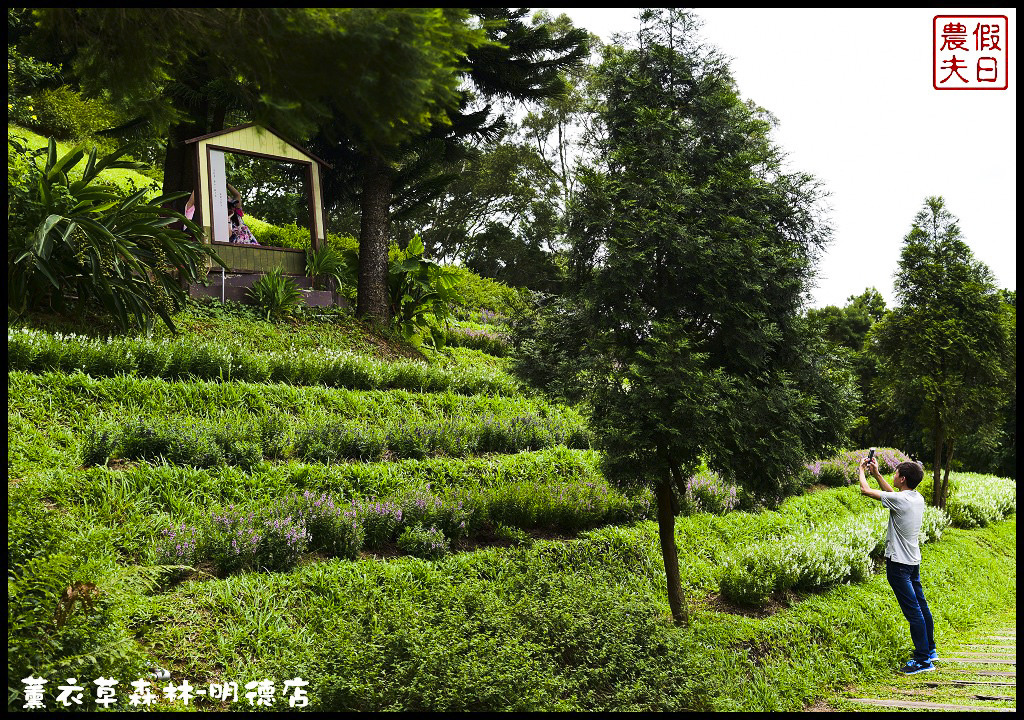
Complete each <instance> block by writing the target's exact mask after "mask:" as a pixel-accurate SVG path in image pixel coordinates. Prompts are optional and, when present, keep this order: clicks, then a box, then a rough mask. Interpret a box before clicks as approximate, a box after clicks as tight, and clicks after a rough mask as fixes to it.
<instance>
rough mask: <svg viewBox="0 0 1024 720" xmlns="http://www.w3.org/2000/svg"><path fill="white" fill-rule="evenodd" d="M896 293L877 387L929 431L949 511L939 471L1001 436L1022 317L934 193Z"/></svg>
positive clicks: (879, 340)
mask: <svg viewBox="0 0 1024 720" xmlns="http://www.w3.org/2000/svg"><path fill="white" fill-rule="evenodd" d="M896 293H897V297H898V298H899V301H900V305H899V306H898V307H897V308H896V309H894V310H893V311H892V312H891V313H889V314H888V315H886V316H885V317H884V318H882V320H881V321H880V322H879V323H878V324H877V325H876V326H875V328H874V333H873V337H872V338H871V341H870V342H871V349H872V351H873V352H875V353H877V355H878V358H879V376H878V383H877V384H878V392H879V393H880V394H882V395H884V396H885V398H887V401H888V402H891V403H895V404H897V405H900V406H902V407H904V408H905V409H906V410H907V411H909V412H913V413H916V414H917V417H918V422H919V423H920V425H922V426H923V427H925V428H927V429H928V432H929V435H930V439H929V440H930V445H931V447H932V448H933V450H934V451H933V454H932V457H933V458H934V461H933V463H932V471H933V473H934V480H935V488H936V495H935V499H934V502H935V504H936V505H938V506H939V507H943V506H944V504H945V499H946V496H947V494H948V488H946V487H944V485H943V484H942V483H941V482H940V477H939V475H940V472H941V471H942V469H943V468H945V469H946V471H947V472H948V471H949V469H950V468H951V465H950V463H951V461H952V459H953V453H954V450H955V448H956V447H957V444H958V443H961V442H963V441H964V440H965V439H966V438H968V437H970V436H971V435H975V436H977V435H982V436H985V435H992V434H995V433H997V432H998V428H999V425H1000V423H1001V421H1002V417H1001V410H1002V408H1003V407H1004V406H1005V405H1006V403H1007V401H1008V400H1009V398H1010V397H1012V396H1013V395H1014V388H1015V372H1014V369H1015V366H1016V350H1015V346H1014V345H1012V344H1011V342H1010V341H1011V338H1012V337H1014V336H1015V335H1012V334H1011V333H1012V332H1013V330H1012V329H1011V322H1012V323H1015V321H1016V320H1015V318H1016V313H1015V312H1011V310H1010V307H1009V306H1007V305H1006V304H1005V303H1003V302H1002V296H1001V295H1000V293H999V292H998V291H997V289H996V287H995V284H994V282H993V278H992V273H991V271H990V270H989V269H988V268H987V267H986V266H985V265H984V263H981V262H980V261H978V260H976V259H975V258H974V256H973V254H972V253H971V250H970V248H968V246H967V245H966V244H965V243H964V241H963V240H962V239H961V237H960V228H959V226H958V225H957V220H956V218H955V217H954V216H953V215H951V214H950V213H949V211H948V210H946V206H945V201H944V200H943V199H942V198H941V197H929V198H927V200H926V201H925V206H924V208H923V209H922V210H921V211H920V212H919V213H918V214H917V216H916V217H915V218H914V224H913V227H912V229H911V231H910V232H909V233H908V234H907V236H906V238H904V244H903V252H902V254H901V256H900V269H899V274H898V277H897V282H896ZM1011 318H1012V319H1011Z"/></svg>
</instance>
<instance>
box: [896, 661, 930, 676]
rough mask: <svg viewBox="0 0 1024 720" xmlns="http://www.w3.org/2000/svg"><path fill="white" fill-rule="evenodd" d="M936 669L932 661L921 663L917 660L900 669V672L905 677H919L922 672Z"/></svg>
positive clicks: (908, 662)
mask: <svg viewBox="0 0 1024 720" xmlns="http://www.w3.org/2000/svg"><path fill="white" fill-rule="evenodd" d="M934 669H935V666H934V665H932V663H931V660H929V661H928V662H919V661H917V660H908V661H907V664H906V665H904V666H903V667H901V668H900V670H899V671H900V672H901V673H903V674H904V675H917V674H918V673H920V672H931V671H932V670H934Z"/></svg>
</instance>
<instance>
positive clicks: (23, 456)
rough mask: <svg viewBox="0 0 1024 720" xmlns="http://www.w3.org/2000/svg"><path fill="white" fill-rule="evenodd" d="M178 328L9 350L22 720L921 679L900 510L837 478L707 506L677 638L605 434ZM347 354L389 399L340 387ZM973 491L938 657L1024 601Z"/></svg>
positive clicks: (503, 378)
mask: <svg viewBox="0 0 1024 720" xmlns="http://www.w3.org/2000/svg"><path fill="white" fill-rule="evenodd" d="M182 316H183V317H184V318H185V319H184V320H183V321H182V322H179V328H181V329H182V331H183V332H182V334H181V336H180V337H178V338H173V339H172V338H170V337H168V336H166V335H163V334H159V333H157V334H154V335H153V336H152V337H150V338H148V339H147V338H143V337H135V338H132V337H123V336H122V337H109V338H108V337H105V336H103V334H99V336H98V337H97V333H95V332H93V333H83V332H81V329H80V328H75V327H73V326H68V325H67V324H63V325H60V326H59V327H55V326H54V327H50V328H49V329H47V330H41V329H40V328H38V327H26V328H20V329H19V328H15V329H14V330H10V331H9V333H8V353H9V361H8V362H9V366H8V367H9V372H8V394H9V402H8V433H9V440H8V468H9V484H8V526H9V529H8V568H9V586H8V600H9V615H8V618H9V622H8V645H9V665H8V684H9V705H11V706H12V707H19V706H20V703H22V702H23V700H22V692H23V689H24V688H23V685H22V683H21V679H22V678H25V677H27V676H28V675H29V673H35V674H36V676H42V677H48V678H50V679H51V682H54V681H63V679H64V678H67V677H77V678H80V679H82V678H84V679H85V680H86V682H91V681H92V680H93V679H95V678H98V677H100V676H103V677H114V678H119V679H120V685H119V688H118V698H119V703H120V704H119V705H117V706H116V707H119V708H124V709H130V708H131V707H132V706H130V705H129V704H127V703H128V700H127V698H128V695H129V694H130V693H131V692H132V690H131V688H130V686H129V685H128V683H129V682H131V681H133V680H135V679H136V678H145V677H147V676H148V673H149V672H150V671H151V666H161V667H165V668H168V669H169V670H170V671H171V672H172V678H173V680H174V682H176V683H177V682H180V681H181V680H183V679H187V680H188V681H189V682H190V683H191V684H192V685H194V686H196V687H208V686H209V685H210V683H223V682H230V681H235V682H238V683H239V688H240V693H239V699H238V702H237V703H235V704H233V705H231V706H230V707H231V708H232V709H248V707H249V704H248V701H247V700H246V699H245V697H244V692H245V690H244V686H245V684H246V683H254V682H259V681H262V680H268V681H272V682H273V683H275V685H276V693H277V694H276V696H275V697H276V698H277V703H278V705H277V707H279V708H282V709H283V708H285V707H287V699H286V696H285V693H284V688H283V686H282V683H283V681H284V680H288V679H294V678H303V679H304V680H306V681H308V682H309V685H308V686H306V690H307V693H308V697H309V700H310V706H311V707H314V708H317V709H324V710H345V709H357V710H386V709H391V710H397V709H403V710H502V709H523V710H555V709H564V710H601V709H609V710H658V709H661V710H793V709H800V708H801V707H803V706H805V705H807V704H810V703H812V702H813V701H814V700H815V699H816V698H819V697H822V696H823V695H826V694H828V693H829V692H831V691H834V690H835V689H836V688H838V687H841V686H842V685H844V684H847V683H850V682H853V681H855V680H858V679H862V678H870V677H881V676H882V675H883V674H884V673H885V672H890V671H891V670H892V669H893V668H895V667H896V666H897V664H898V661H899V660H901V659H904V658H903V655H905V654H906V651H907V649H908V647H909V636H908V634H907V631H906V625H905V622H904V621H903V620H902V616H901V615H900V613H899V609H898V606H897V605H896V603H895V600H894V598H893V597H892V594H891V590H889V588H888V585H887V583H886V582H885V579H884V574H880V573H879V572H878V566H877V555H878V551H879V550H880V547H881V546H880V544H879V543H880V541H881V539H880V535H879V530H880V528H881V527H882V526H881V525H880V521H881V516H880V514H879V512H878V511H879V506H878V504H877V503H875V502H874V501H871V500H870V499H868V498H865V497H864V496H862V495H860V493H859V491H858V489H857V488H856V487H848V486H846V485H845V478H844V479H843V480H842V481H840V482H838V483H837V484H839V485H840V486H839V487H832V488H826V489H820V488H821V486H820V485H815V486H814V487H815V488H817V491H815V492H811V493H808V494H805V495H800V496H797V497H793V498H790V499H789V500H787V501H786V502H784V503H783V504H782V505H781V506H780V507H778V508H776V509H774V510H767V511H760V512H754V511H739V510H736V509H734V508H735V507H736V506H735V504H734V503H733V501H732V498H730V497H729V495H728V492H729V491H728V488H724V489H723V488H722V487H718V485H716V483H717V482H718V481H717V478H716V477H715V476H713V474H710V473H708V472H707V471H706V470H704V469H702V470H701V471H700V472H698V474H697V475H695V477H694V478H691V481H690V483H689V484H690V485H692V490H693V497H692V498H690V497H689V496H688V498H687V503H686V508H685V510H686V513H687V514H686V515H684V516H680V517H678V518H677V522H676V541H677V544H678V546H679V551H680V564H681V568H682V571H683V582H684V587H685V589H686V593H687V596H688V598H689V601H690V603H691V605H692V608H693V618H694V620H693V623H692V624H691V625H690V627H688V628H679V627H675V626H673V625H672V624H671V621H670V620H671V618H670V615H669V612H668V607H667V604H666V601H665V599H664V570H663V566H662V561H661V555H660V549H659V547H658V531H657V525H656V524H655V523H654V522H653V521H652V517H653V515H652V511H651V504H652V500H653V498H652V497H651V496H650V494H649V493H646V494H645V493H641V494H639V495H628V494H625V493H623V492H622V491H621V490H620V489H618V488H615V487H612V486H610V485H609V484H608V482H607V481H606V480H605V479H604V478H603V476H602V474H601V471H600V455H599V454H598V453H597V452H595V451H594V450H591V449H588V442H582V441H580V439H582V438H586V437H587V433H588V431H587V428H586V424H585V422H584V420H583V418H582V416H581V415H579V413H577V411H576V410H574V409H572V408H568V407H564V406H561V405H557V404H555V403H551V402H548V401H546V400H544V399H541V398H538V397H533V396H530V395H526V394H524V393H523V391H522V389H521V388H519V386H518V385H515V384H513V383H511V381H510V379H508V378H507V375H506V374H505V372H504V367H505V365H504V360H503V359H502V358H498V357H495V356H493V355H490V354H487V353H485V352H483V350H481V349H479V348H471V347H456V348H449V349H447V350H446V351H445V354H443V355H434V356H433V360H432V361H431V362H425V361H424V360H422V359H421V360H419V361H412V360H409V359H407V358H404V357H403V355H402V354H401V353H399V352H394V351H393V350H392V351H389V350H387V349H384V348H382V347H381V346H379V345H376V344H374V343H373V342H372V341H370V340H368V338H369V337H370V336H368V335H363V334H361V333H362V332H363V331H361V330H358V329H353V327H354V325H355V322H354V321H352V320H350V319H349V316H346V315H342V314H339V316H338V317H337V318H332V317H327V318H324V319H321V320H312V319H310V318H300V319H299V320H297V321H296V322H294V323H289V324H273V323H267V322H265V321H261V320H258V319H256V318H255V317H253V316H252V315H251V313H247V312H245V311H237V312H236V311H217V312H213V311H207V310H198V309H192V310H189V311H187V312H186V313H184V314H183V315H182ZM487 320H488V317H487V316H486V315H485V314H480V316H479V317H478V318H477V319H475V320H473V321H469V322H467V327H468V328H480V327H488V326H489V325H490V323H488V322H487ZM481 321H483V322H481ZM62 322H64V323H66V322H67V321H62ZM337 347H341V348H345V350H346V351H347V356H350V357H351V358H352V362H353V365H352V367H355V368H363V370H364V375H363V376H362V377H364V379H367V380H366V381H367V382H371V381H372V383H371V385H370V388H364V386H360V385H358V384H357V385H354V386H353V385H346V384H345V383H338V382H331V381H330V378H331V375H330V373H332V372H333V373H338V372H340V370H339V369H338V368H339V367H341V366H332V365H330V364H329V363H325V361H324V358H325V357H326V356H327V355H329V354H331V353H332V352H333V353H335V354H336V353H337V350H336V348H337ZM83 365H84V366H85V367H84V368H83ZM239 368H240V369H239ZM83 370H86V371H87V372H88V374H87V373H86V372H83ZM338 377H340V376H338ZM472 377H481V378H484V377H486V378H491V381H490V384H486V383H482V384H478V385H477V386H472V385H469V384H467V382H466V379H467V378H472ZM325 379H326V380H327V382H325ZM360 388H364V389H360ZM398 388H403V389H398ZM527 420H528V422H527ZM503 423H504V424H505V425H508V427H509V428H511V427H513V425H514V426H515V427H516V428H518V429H517V430H516V431H515V432H516V433H519V434H518V435H517V434H515V433H511V431H509V432H510V433H511V434H508V435H502V434H501V433H500V432H498V430H497V427H498V426H499V425H502V424H503ZM516 423H518V424H516ZM488 428H490V429H488ZM430 432H433V433H434V435H433V436H431V437H437V436H438V435H437V433H438V432H440V433H441V435H443V436H445V437H449V436H450V437H451V438H452V440H451V442H449V444H444V443H441V444H436V445H433V446H431V445H430V442H432V441H429V440H424V439H423V438H424V437H426V436H427V435H428V434H429V433H430ZM445 433H447V434H448V435H445ZM574 433H575V434H574ZM574 437H575V438H577V440H576V441H574V440H573V438H574ZM346 438H347V439H346ZM467 438H470V439H473V440H472V442H470V441H469V440H467ZM474 438H475V439H474ZM484 438H486V439H487V440H486V442H485V441H484ZM501 438H505V440H501V441H502V442H506V441H507V442H508V443H509V444H506V445H504V446H501V447H498V446H496V445H493V444H491V445H488V444H487V443H489V442H497V441H498V440H500V439H501ZM517 438H519V439H517ZM382 439H383V440H382ZM520 440H521V441H522V443H523V444H516V443H519V442H520ZM342 441H344V442H351V443H354V444H352V445H351V446H350V447H357V448H361V449H360V450H359V452H356V453H355V454H354V455H352V454H348V455H346V454H345V452H335V451H336V450H337V448H338V447H340V445H339V443H341V442H342ZM436 442H438V443H440V441H436ZM446 442H447V441H446ZM360 443H362V444H361V445H360ZM367 443H370V445H371V446H372V447H377V448H379V450H378V451H377V452H376V454H374V453H365V454H364V450H365V449H366V447H368V446H367V445H366V444H367ZM373 443H378V445H373ZM417 443H419V444H417ZM460 443H461V444H460ZM332 448H333V450H332ZM851 457H852V456H851ZM371 458H372V461H371ZM813 475H814V473H813V471H809V478H808V479H806V482H808V483H810V482H813V481H814V480H815V478H814V477H813ZM952 484H953V486H954V488H955V492H954V497H953V498H952V500H951V509H952V508H958V509H957V510H956V513H957V514H956V515H955V517H956V518H961V520H960V521H959V524H963V525H964V526H965V527H973V526H974V525H984V527H982V528H979V529H961V528H959V527H949V526H948V523H949V519H948V518H946V517H945V516H942V515H941V514H937V513H935V512H933V513H932V515H931V516H930V520H929V525H928V529H927V535H928V536H927V539H928V540H929V542H928V543H927V544H926V545H924V547H923V552H924V558H925V561H924V563H925V564H924V568H925V570H924V572H923V577H924V582H925V588H926V592H928V594H929V599H930V601H931V604H932V608H933V613H934V614H935V617H936V627H937V631H938V633H939V634H940V642H941V641H942V640H941V638H946V637H950V636H952V635H953V634H955V633H957V632H960V631H962V630H963V629H964V628H967V627H970V626H971V624H972V623H975V622H976V621H977V617H978V614H979V613H984V612H987V611H989V610H995V609H997V608H1001V607H1005V606H1007V605H1008V604H1009V605H1012V604H1013V603H1014V602H1015V572H1016V571H1015V553H1016V545H1015V535H1016V525H1015V519H1014V513H1015V509H1016V501H1015V484H1014V483H1012V481H1005V480H1000V479H996V478H978V477H963V478H960V477H958V476H954V477H953V481H952ZM709 488H710V489H709ZM723 492H724V493H725V495H722V493H723ZM716 493H717V495H716ZM708 508H713V509H714V510H715V513H714V514H713V513H709V512H703V511H702V510H704V509H708ZM1007 518H1009V519H1007ZM794 547H803V548H805V549H806V551H805V552H801V553H795V552H789V550H790V549H792V548H794ZM781 550H786V552H785V553H782V552H781ZM782 556H784V557H785V559H786V563H774V564H773V562H774V560H773V559H775V558H778V557H782ZM770 561H771V562H770ZM766 568H768V570H769V571H770V572H767V573H766V572H765V569H766ZM89 690H90V691H91V687H90V688H89ZM85 695H86V699H85V703H86V706H90V707H91V703H92V697H93V695H92V693H91V692H89V691H87V692H86V694H85ZM50 700H51V704H52V695H51V696H50ZM193 704H194V705H195V706H196V707H200V708H202V709H228V707H229V705H227V704H225V703H222V702H220V701H216V700H210V699H209V697H202V698H196V699H194V701H193ZM156 708H163V709H184V705H183V703H182V702H181V701H180V700H179V701H177V702H171V701H168V700H167V699H166V698H161V699H159V700H158V701H157V703H156Z"/></svg>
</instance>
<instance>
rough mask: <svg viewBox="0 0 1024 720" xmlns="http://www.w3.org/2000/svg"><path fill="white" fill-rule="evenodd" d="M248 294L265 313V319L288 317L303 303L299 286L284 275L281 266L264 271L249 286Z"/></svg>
mask: <svg viewBox="0 0 1024 720" xmlns="http://www.w3.org/2000/svg"><path fill="white" fill-rule="evenodd" d="M248 294H249V297H250V298H251V299H252V301H253V302H254V303H256V307H258V308H259V309H260V310H261V311H264V312H266V313H267V320H271V319H273V320H281V319H283V318H286V317H290V316H291V315H293V314H294V313H295V311H296V310H298V308H299V307H300V306H301V305H302V304H303V300H302V292H301V291H300V290H299V286H298V285H296V284H295V281H294V280H292V279H291V278H290V277H285V275H284V274H283V272H282V270H281V268H274V269H273V270H271V271H270V272H267V273H264V274H263V276H262V277H261V278H260V279H259V280H257V281H256V282H255V283H253V286H252V287H251V288H249V293H248Z"/></svg>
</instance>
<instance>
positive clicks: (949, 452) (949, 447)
mask: <svg viewBox="0 0 1024 720" xmlns="http://www.w3.org/2000/svg"><path fill="white" fill-rule="evenodd" d="M952 465H953V441H952V440H950V441H948V442H947V443H946V467H945V470H944V472H943V477H942V507H943V509H945V507H946V499H947V498H948V497H949V470H950V467H951V466H952Z"/></svg>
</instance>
